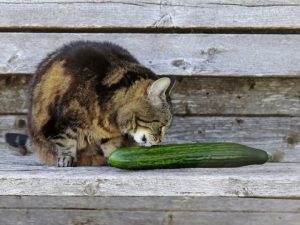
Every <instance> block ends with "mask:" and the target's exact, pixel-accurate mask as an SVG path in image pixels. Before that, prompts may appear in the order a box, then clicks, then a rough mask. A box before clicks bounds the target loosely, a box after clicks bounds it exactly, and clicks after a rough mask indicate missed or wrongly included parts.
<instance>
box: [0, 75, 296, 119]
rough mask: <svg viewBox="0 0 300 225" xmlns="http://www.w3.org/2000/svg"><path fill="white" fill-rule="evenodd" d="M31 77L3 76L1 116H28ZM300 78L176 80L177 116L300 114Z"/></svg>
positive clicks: (199, 78) (185, 78) (175, 109)
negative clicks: (19, 114)
mask: <svg viewBox="0 0 300 225" xmlns="http://www.w3.org/2000/svg"><path fill="white" fill-rule="evenodd" d="M30 77H31V76H28V75H2V76H0V89H1V91H0V105H1V106H2V107H0V113H2V114H17V113H26V112H27V108H26V102H27V100H26V96H27V86H28V83H29V80H30ZM299 87H300V79H299V78H238V77H236V78H230V77H226V78H222V77H177V82H176V86H175V88H174V89H173V94H172V103H173V108H174V113H175V114H176V115H280V116H283V115H290V116H299V115H300V92H299Z"/></svg>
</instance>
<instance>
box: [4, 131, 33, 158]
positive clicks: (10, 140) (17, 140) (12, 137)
mask: <svg viewBox="0 0 300 225" xmlns="http://www.w3.org/2000/svg"><path fill="white" fill-rule="evenodd" d="M5 142H6V143H7V144H8V145H10V146H12V147H14V148H18V149H19V150H20V153H21V154H22V155H27V154H30V153H32V152H33V149H32V144H31V141H30V138H29V137H28V135H26V134H20V133H6V134H5Z"/></svg>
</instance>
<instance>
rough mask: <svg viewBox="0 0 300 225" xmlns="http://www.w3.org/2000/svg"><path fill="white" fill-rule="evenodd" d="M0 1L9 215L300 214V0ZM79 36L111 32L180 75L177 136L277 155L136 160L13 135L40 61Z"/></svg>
mask: <svg viewBox="0 0 300 225" xmlns="http://www.w3.org/2000/svg"><path fill="white" fill-rule="evenodd" d="M0 15H1V20H0V32H1V33H0V49H1V51H0V149H1V150H0V151H1V154H0V224H1V225H2V224H3V225H10V224H41V225H44V224H53V225H57V224H62V225H66V224H72V225H83V224H86V225H100V224H101V225H102V224H112V225H127V224H128V225H129V224H130V225H144V224H145V225H146V224H153V225H154V224H155V225H158V224H161V225H182V224H187V225H193V224H201V225H211V224H215V225H221V224H222V225H226V224H228V225H239V224H247V225H256V224H272V225H282V224H284V225H298V224H299V221H300V200H299V199H300V173H299V171H300V165H299V162H300V35H299V34H300V16H299V15H300V4H299V2H298V1H296V0H278V1H268V0H251V1H250V0H249V1H242V0H237V1H231V0H201V1H200V0H187V1H179V0H159V1H158V0H152V1H150V0H132V1H129V0H123V1H115V0H112V1H101V0H86V1H71V0H57V1H53V2H51V1H45V0H33V1H29V0H22V1H18V0H12V1H6V0H4V1H1V2H0ZM71 40H97V41H104V40H109V41H111V42H114V43H117V44H120V45H121V46H123V47H125V48H127V49H128V50H129V51H130V52H132V53H133V54H134V55H135V56H136V57H137V58H138V59H139V60H140V61H141V62H142V63H143V64H144V65H146V66H147V67H149V68H151V69H152V70H153V71H155V72H156V73H157V74H159V75H172V76H174V77H176V79H177V85H176V87H175V89H174V92H173V96H172V99H173V103H174V110H175V118H174V124H173V127H172V128H171V130H170V131H169V133H168V136H167V141H166V143H184V142H224V141H226V142H238V143H241V144H246V145H249V146H252V147H257V148H261V149H264V150H266V151H268V152H269V153H270V154H276V155H277V156H280V157H278V160H277V161H278V162H273V163H267V164H265V165H262V166H247V167H242V168H227V169H199V168H198V169H176V170H154V171H137V172H129V171H123V170H118V169H115V168H107V167H103V168H53V167H46V166H43V165H41V164H40V163H39V161H38V160H37V159H36V156H35V155H29V156H21V155H20V153H18V152H17V151H16V150H13V149H9V148H8V147H7V146H6V144H5V143H4V134H5V132H7V131H18V132H26V130H25V129H26V112H27V109H26V88H27V84H28V82H29V80H30V78H31V74H32V73H33V72H34V70H35V67H36V65H37V63H38V62H39V61H40V60H41V59H42V58H43V57H45V56H46V54H47V53H48V52H50V51H52V50H54V49H55V48H57V47H59V46H61V45H62V44H64V43H67V42H69V41H71Z"/></svg>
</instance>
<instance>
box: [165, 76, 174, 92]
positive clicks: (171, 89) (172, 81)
mask: <svg viewBox="0 0 300 225" xmlns="http://www.w3.org/2000/svg"><path fill="white" fill-rule="evenodd" d="M170 80H171V83H170V85H169V87H168V89H167V91H166V93H167V95H169V96H170V95H171V93H172V91H173V88H174V86H175V84H176V78H174V77H171V78H170Z"/></svg>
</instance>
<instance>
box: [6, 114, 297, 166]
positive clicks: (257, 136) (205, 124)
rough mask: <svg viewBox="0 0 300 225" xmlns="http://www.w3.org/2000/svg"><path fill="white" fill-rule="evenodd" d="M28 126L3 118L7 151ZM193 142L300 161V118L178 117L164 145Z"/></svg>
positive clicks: (16, 118) (17, 118)
mask: <svg viewBox="0 0 300 225" xmlns="http://www.w3.org/2000/svg"><path fill="white" fill-rule="evenodd" d="M25 124H26V117H25V116H1V117H0V147H2V148H4V149H7V146H6V145H5V144H4V134H5V133H6V132H8V131H10V132H23V133H24V132H25ZM189 142H236V143H241V144H245V145H248V146H251V147H254V148H259V149H263V150H266V151H268V152H269V153H270V154H272V155H276V158H277V160H279V161H281V162H300V118H299V117H247V116H240V117H237V116H227V117H222V116H209V117H207V116H203V117H201V116H193V117H179V116H176V117H175V118H174V121H173V125H172V127H171V129H170V130H169V131H168V132H167V136H166V140H165V142H164V143H165V144H167V143H189ZM12 150H13V151H12ZM12 150H11V153H13V154H19V155H20V153H19V152H18V151H17V150H16V149H12ZM6 152H9V150H6ZM6 154H7V153H6ZM12 160H14V159H13V158H12ZM24 160H26V157H25V159H24ZM1 163H2V164H5V163H6V162H5V161H3V162H1ZM1 163H0V164H1ZM29 163H30V162H29Z"/></svg>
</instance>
